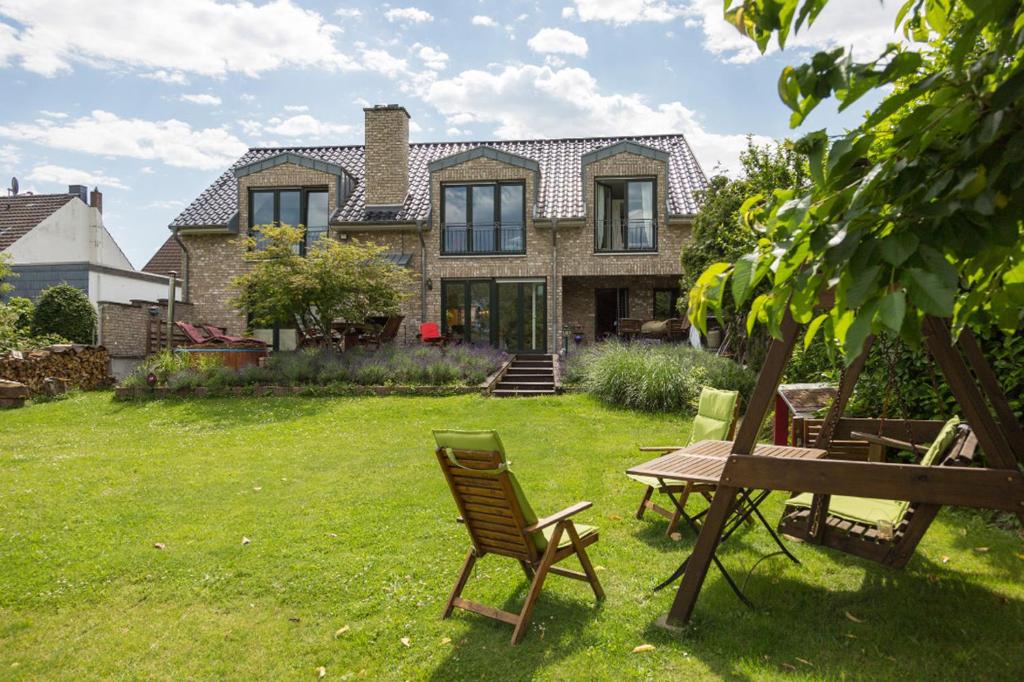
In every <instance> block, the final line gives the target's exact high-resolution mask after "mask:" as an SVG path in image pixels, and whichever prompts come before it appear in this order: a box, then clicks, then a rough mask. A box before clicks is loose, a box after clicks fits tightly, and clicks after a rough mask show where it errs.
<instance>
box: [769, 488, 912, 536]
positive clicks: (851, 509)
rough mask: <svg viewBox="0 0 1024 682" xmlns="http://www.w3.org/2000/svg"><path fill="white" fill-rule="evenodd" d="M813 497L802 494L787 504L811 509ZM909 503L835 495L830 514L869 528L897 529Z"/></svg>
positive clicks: (829, 505)
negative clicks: (887, 525) (887, 524)
mask: <svg viewBox="0 0 1024 682" xmlns="http://www.w3.org/2000/svg"><path fill="white" fill-rule="evenodd" d="M812 500H813V495H811V493H801V494H800V495H797V496H796V497H791V498H790V499H788V500H786V504H787V505H789V506H792V507H801V508H804V509H810V508H811V501H812ZM908 505H909V503H907V502H903V501H900V500H881V499H877V498H874V497H850V496H848V495H834V496H833V497H832V498H831V499H830V500H829V503H828V513H829V514H830V515H832V516H838V517H839V518H841V519H846V520H847V521H854V522H856V523H864V524H867V525H869V526H878V525H881V524H880V522H883V523H891V524H892V525H893V527H894V528H895V527H896V526H898V525H899V524H900V521H902V520H903V515H904V514H906V513H907V506H908Z"/></svg>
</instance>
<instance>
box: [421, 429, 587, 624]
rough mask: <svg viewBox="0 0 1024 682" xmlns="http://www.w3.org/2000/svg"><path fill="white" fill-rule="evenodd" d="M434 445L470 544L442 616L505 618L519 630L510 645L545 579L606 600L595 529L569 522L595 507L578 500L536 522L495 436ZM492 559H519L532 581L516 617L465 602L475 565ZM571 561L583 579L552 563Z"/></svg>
mask: <svg viewBox="0 0 1024 682" xmlns="http://www.w3.org/2000/svg"><path fill="white" fill-rule="evenodd" d="M434 439H435V440H436V441H437V450H436V455H437V461H438V463H439V464H440V465H441V470H442V471H444V475H445V479H447V481H448V487H449V488H450V489H451V491H452V496H453V497H454V498H455V504H456V506H457V507H458V508H459V513H460V514H461V516H460V518H459V521H460V522H462V523H464V524H465V525H466V530H468V531H469V537H470V540H471V541H472V543H473V546H472V547H471V548H470V550H469V553H468V554H467V555H466V560H465V563H463V566H462V572H461V573H460V574H459V579H458V580H457V581H456V582H455V588H454V589H453V590H452V594H451V597H449V599H448V602H447V604H446V605H445V609H444V614H443V615H442V618H447V617H448V616H450V615H451V613H452V610H453V609H454V608H456V607H458V608H460V609H465V610H466V611H473V612H474V613H478V614H480V615H483V616H487V617H488V618H494V619H495V620H500V621H502V622H503V623H508V624H510V625H512V626H514V627H515V629H514V630H513V632H512V644H518V643H519V641H520V640H521V639H522V638H523V635H525V634H526V627H527V625H528V624H529V622H530V614H531V613H532V612H533V606H534V603H535V602H536V601H537V597H538V596H539V595H540V591H541V588H542V587H543V586H544V580H545V578H547V575H548V573H554V574H555V575H560V576H564V577H566V578H572V579H574V580H582V581H583V582H586V583H589V584H590V587H591V589H592V590H593V591H594V595H595V596H596V597H597V598H598V599H603V598H604V590H602V589H601V583H600V582H599V581H598V579H597V573H595V572H594V567H593V566H592V565H591V563H590V558H589V557H588V556H587V552H586V549H585V548H586V547H588V546H590V545H592V544H594V543H595V542H597V539H598V535H597V528H596V527H595V526H586V525H583V524H575V523H574V522H573V521H572V519H571V518H570V517H572V516H574V515H575V514H578V513H579V512H581V511H583V510H585V509H589V508H590V507H591V506H592V505H591V503H590V502H578V503H577V504H574V505H573V506H571V507H567V508H566V509H563V510H562V511H560V512H558V513H556V514H552V515H551V516H547V517H544V518H542V519H538V518H537V515H536V514H535V513H534V511H533V508H532V507H531V506H530V503H529V502H528V501H527V499H526V497H525V496H524V495H523V491H522V489H521V488H520V487H519V483H518V482H517V481H516V477H515V475H514V474H513V473H512V471H511V469H509V464H508V461H507V460H506V458H505V448H504V446H502V443H501V438H499V437H498V433H497V432H496V431H434ZM487 554H497V555H499V556H507V557H510V558H513V559H516V560H517V561H518V562H519V565H520V566H522V568H523V572H524V573H525V574H526V577H527V579H528V580H530V581H531V582H530V590H529V592H528V594H527V597H526V603H524V604H523V608H522V610H521V611H520V612H519V613H518V614H515V613H509V612H508V611H503V610H501V609H497V608H494V607H492V606H486V605H484V604H478V603H476V602H472V601H470V600H468V599H463V598H462V590H463V588H465V586H466V582H467V581H468V580H469V574H470V572H471V571H472V570H473V566H474V565H475V564H476V562H477V560H478V559H481V558H483V557H484V556H485V555H487ZM573 555H575V556H576V558H577V559H579V562H580V565H581V566H582V567H583V572H582V573H580V572H578V571H571V570H568V569H565V568H561V567H559V566H556V565H555V564H557V563H559V562H561V561H563V560H564V559H567V558H568V557H570V556H573Z"/></svg>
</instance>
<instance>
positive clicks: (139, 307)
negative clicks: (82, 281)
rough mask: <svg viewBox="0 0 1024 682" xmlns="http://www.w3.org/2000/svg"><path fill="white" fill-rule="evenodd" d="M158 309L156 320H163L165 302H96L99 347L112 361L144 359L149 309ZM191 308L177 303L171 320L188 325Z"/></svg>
mask: <svg viewBox="0 0 1024 682" xmlns="http://www.w3.org/2000/svg"><path fill="white" fill-rule="evenodd" d="M154 305H155V306H157V307H158V308H159V309H160V314H159V316H158V317H159V319H161V320H167V302H166V301H163V302H161V303H157V302H153V301H136V302H135V303H113V302H110V301H100V303H99V309H100V312H99V319H100V345H102V346H105V347H106V349H107V351H109V353H110V357H112V358H141V357H145V355H146V334H147V332H148V330H149V326H148V325H149V320H150V318H151V317H152V316H151V315H150V314H149V309H150V307H152V306H154ZM194 314H195V310H194V306H192V305H189V304H188V303H182V302H181V301H177V302H175V304H174V319H175V320H184V321H191V320H192V319H193V315H194Z"/></svg>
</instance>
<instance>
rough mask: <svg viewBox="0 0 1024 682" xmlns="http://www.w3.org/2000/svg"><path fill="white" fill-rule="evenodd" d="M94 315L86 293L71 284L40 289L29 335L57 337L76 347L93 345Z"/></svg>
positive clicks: (94, 312)
mask: <svg viewBox="0 0 1024 682" xmlns="http://www.w3.org/2000/svg"><path fill="white" fill-rule="evenodd" d="M95 330H96V311H95V309H93V307H92V303H90V302H89V297H88V296H86V295H85V292H83V291H81V290H80V289H76V288H75V287H73V286H71V285H70V284H57V285H55V286H52V287H49V288H47V289H43V292H42V293H41V294H40V295H39V300H38V301H37V302H36V308H35V311H34V312H33V313H32V334H33V336H43V335H46V334H57V335H59V336H63V337H64V338H66V339H70V340H71V341H73V342H75V343H92V342H93V335H94V332H95Z"/></svg>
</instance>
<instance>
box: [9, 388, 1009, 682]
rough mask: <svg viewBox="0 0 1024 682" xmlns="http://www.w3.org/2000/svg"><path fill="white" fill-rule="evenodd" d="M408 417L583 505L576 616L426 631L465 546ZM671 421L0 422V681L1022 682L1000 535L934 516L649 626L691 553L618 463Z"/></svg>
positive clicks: (262, 418)
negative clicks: (468, 442)
mask: <svg viewBox="0 0 1024 682" xmlns="http://www.w3.org/2000/svg"><path fill="white" fill-rule="evenodd" d="M432 427H466V428H480V427H497V428H499V429H500V430H501V433H502V437H503V438H504V440H505V443H506V446H507V447H508V449H509V452H510V458H511V459H512V461H513V463H514V466H515V469H516V471H517V474H518V475H519V478H520V480H521V482H522V483H523V486H524V488H525V489H526V491H527V493H528V494H529V496H530V498H531V501H532V502H533V505H534V507H535V508H536V509H537V511H538V513H541V514H544V513H550V512H553V511H556V510H557V509H560V508H562V507H563V506H567V505H569V504H570V503H572V502H575V501H577V500H581V499H587V500H592V501H593V502H594V508H593V509H592V510H591V511H589V512H586V513H585V514H584V515H583V516H582V517H581V520H582V521H584V522H588V523H590V522H593V523H596V524H598V525H599V526H600V528H601V541H600V542H599V543H598V544H597V545H596V546H595V547H594V548H593V550H592V554H591V556H592V558H593V560H594V563H595V564H596V565H597V566H599V567H600V568H599V571H600V573H599V575H600V576H601V579H602V581H603V583H604V586H605V590H606V592H607V594H608V599H607V600H606V601H605V602H604V603H603V604H602V605H601V606H598V607H595V605H594V602H593V598H592V594H591V593H590V590H589V588H588V587H587V586H586V585H584V584H582V583H578V582H575V581H568V580H564V579H561V578H559V577H557V576H552V577H551V578H550V579H549V581H548V583H547V587H546V589H545V591H544V593H543V595H542V597H541V599H540V601H539V602H538V606H537V608H536V610H535V612H534V623H533V625H532V627H531V628H530V631H529V633H528V635H527V637H526V639H525V640H524V642H523V644H522V645H520V646H519V647H515V648H512V647H510V646H509V645H508V639H509V637H510V635H511V628H510V627H508V626H505V625H503V624H500V623H497V622H495V621H491V620H488V619H484V618H481V617H478V616H476V615H474V614H469V613H464V612H457V613H456V615H455V616H454V617H453V618H452V619H450V620H448V621H441V620H440V618H439V615H440V612H441V608H442V604H443V602H444V600H445V599H446V597H447V594H448V591H449V590H450V588H451V585H452V583H453V582H454V580H455V577H456V574H457V571H458V568H459V565H460V563H461V560H462V558H463V555H464V553H465V551H466V549H467V546H468V537H467V536H466V533H465V530H464V529H463V528H462V527H461V526H459V525H457V524H456V523H455V521H454V518H455V515H456V513H455V507H454V503H453V502H452V500H451V497H450V495H449V493H448V490H447V488H446V486H445V483H444V480H443V478H442V476H441V472H440V471H439V469H438V466H437V463H436V461H435V460H434V458H433V454H432V447H431V442H432V441H431V437H430V429H431V428H432ZM685 429H686V427H685V426H681V425H680V424H679V422H678V421H677V420H675V419H672V418H670V417H664V416H645V415H639V414H636V413H631V412H625V411H615V410H609V409H607V408H605V407H602V406H600V405H599V404H597V403H596V402H594V401H593V400H591V399H590V398H588V397H585V396H569V397H560V398H550V399H532V400H504V401H502V400H486V399H483V398H479V397H477V396H469V397H466V396H464V397H453V398H419V399H413V398H358V399H303V398H276V399H262V400H255V399H241V400H230V399H224V400H219V399H218V400H213V399H210V400H200V401H182V402H163V403H145V404H122V403H114V402H112V401H111V399H110V394H109V393H95V394H87V395H80V396H76V397H73V398H71V399H69V400H65V401H61V402H55V403H49V404H41V405H33V406H30V407H28V408H26V409H23V410H17V411H11V412H4V413H0V679H54V678H74V679H83V678H100V677H103V678H109V677H113V678H124V679H209V678H220V677H230V678H236V679H252V678H263V679H316V677H317V668H318V667H319V666H324V667H325V668H326V671H327V677H326V679H328V680H331V679H396V680H406V679H436V680H451V679H480V678H488V677H500V678H505V679H529V678H539V679H552V680H566V679H614V680H618V679H707V678H714V677H720V678H726V679H758V680H759V679H765V678H814V679H817V678H828V679H841V678H849V679H899V678H902V679H979V680H994V679H1008V680H1011V679H1012V680H1019V679H1021V678H1022V677H1024V654H1022V650H1021V636H1022V633H1024V581H1022V578H1024V541H1022V539H1021V537H1020V536H1019V535H1018V534H1017V532H1014V531H1005V530H999V529H996V528H994V527H992V526H990V525H987V524H986V523H985V519H986V518H987V517H983V516H981V515H977V514H974V513H969V512H963V511H950V510H944V511H943V513H942V514H941V515H940V517H939V520H938V521H937V523H936V524H935V525H933V527H932V529H931V531H930V532H929V534H928V536H927V537H926V538H925V540H924V542H923V543H922V546H921V549H920V550H919V552H918V554H917V556H916V557H915V558H914V559H913V561H911V563H910V565H909V567H908V568H907V569H906V570H904V571H902V572H890V571H887V570H884V569H882V568H879V567H876V566H874V565H870V564H868V563H866V562H862V561H860V560H856V559H852V558H848V557H845V556H842V555H840V554H836V553H833V552H830V551H828V550H823V549H820V548H813V547H808V546H795V550H794V551H795V552H796V553H797V555H798V556H799V557H800V558H801V559H802V560H803V562H804V563H803V566H802V567H798V566H794V565H792V564H790V563H789V562H787V561H786V560H785V559H782V558H772V559H769V560H767V561H765V562H763V563H761V564H760V565H758V566H757V568H756V570H755V571H754V572H753V574H752V575H751V576H750V578H749V581H748V582H747V592H748V594H749V595H750V596H751V597H752V598H753V599H754V601H755V602H757V604H758V606H759V608H758V610H756V611H748V610H747V609H746V608H744V607H743V606H742V605H741V604H740V603H739V602H738V601H737V600H736V599H735V597H734V596H733V595H732V593H731V592H730V591H729V588H728V586H727V585H726V584H725V583H724V581H723V580H722V579H721V578H720V576H718V575H717V573H715V572H714V571H712V572H711V573H710V574H709V577H708V580H707V582H706V584H705V588H704V592H703V594H702V595H701V599H700V601H699V602H698V604H697V610H696V614H695V617H694V620H693V625H692V627H690V628H689V629H688V630H687V631H686V632H685V633H683V634H682V635H670V634H668V633H666V632H664V631H662V630H659V629H658V628H656V627H654V625H653V623H654V621H655V619H656V618H658V616H660V615H661V614H663V613H664V612H665V611H667V609H668V606H669V602H670V600H671V594H670V593H669V592H662V593H653V592H652V591H651V588H652V586H653V585H654V584H655V583H656V582H657V581H658V579H660V578H662V577H664V576H666V575H667V574H668V573H670V572H671V571H672V569H673V568H675V566H676V565H677V563H678V562H679V561H680V560H681V558H682V557H683V556H685V554H686V553H687V552H688V551H689V549H690V548H691V546H692V543H693V538H692V537H691V536H690V535H689V534H687V535H685V536H684V538H683V540H682V542H673V541H671V540H667V539H665V538H664V537H663V532H664V528H665V523H664V522H663V521H661V520H658V521H654V520H650V521H643V522H639V521H637V520H636V519H634V518H633V511H634V510H635V505H636V503H637V502H638V499H639V496H640V493H641V489H640V487H639V486H638V485H637V484H635V483H633V482H631V481H629V480H628V479H626V477H625V476H623V474H622V471H623V470H624V469H625V468H626V467H627V466H628V465H629V464H631V463H635V462H637V461H638V460H639V459H640V456H639V455H638V454H637V452H636V446H637V445H638V444H641V443H647V444H651V443H654V444H663V443H666V442H669V441H678V440H680V439H681V438H683V437H684V436H685V433H684V431H685ZM781 500H782V497H781V496H780V495H776V496H774V497H773V499H772V500H771V501H770V503H769V504H768V505H766V509H767V511H768V516H769V518H770V519H772V520H775V519H777V518H778V513H779V510H780V503H781ZM243 536H244V537H246V538H249V539H250V543H249V544H246V545H243V543H242V538H243ZM155 543H162V544H163V545H164V549H162V550H161V549H156V548H155V547H154V544H155ZM979 547H981V548H984V547H987V548H988V551H981V552H979V551H976V549H975V548H979ZM769 549H770V540H769V538H768V536H767V534H766V533H765V532H764V531H763V530H757V529H750V530H746V531H743V532H742V533H741V534H739V535H737V536H736V537H735V538H733V540H731V541H730V542H729V543H728V544H727V545H725V546H724V548H723V552H722V556H723V559H724V561H725V563H726V565H727V566H728V567H730V568H731V569H732V570H733V571H734V573H735V574H736V575H737V576H738V577H740V578H741V579H742V577H743V576H744V575H745V573H746V571H747V570H748V569H749V568H750V566H752V565H753V563H754V562H755V561H756V559H757V558H758V557H759V556H760V555H761V554H763V553H765V552H767V551H769ZM525 589H526V582H525V579H524V578H523V576H522V573H521V571H520V569H519V566H517V565H516V564H515V562H512V561H509V560H506V559H502V558H500V557H487V558H485V559H484V560H483V561H482V562H481V563H480V564H478V567H477V570H476V574H475V576H474V578H473V579H472V580H471V581H470V583H469V587H468V588H467V591H466V596H467V597H469V598H472V599H476V600H479V601H483V602H485V603H490V604H494V605H496V606H503V607H505V608H511V609H518V604H519V603H520V600H521V599H522V598H523V596H524V593H525ZM847 614H848V615H847ZM855 619H856V620H855ZM345 626H347V627H348V630H347V631H346V632H344V633H343V634H341V635H339V636H337V637H336V635H335V633H336V632H337V631H338V630H339V629H340V628H343V627H345ZM403 638H408V642H409V645H408V646H406V645H404V644H403V643H402V641H401V640H402V639H403ZM644 643H649V644H652V645H654V646H655V649H654V650H653V651H648V652H646V653H637V654H633V653H631V650H632V649H633V648H634V647H635V646H637V645H639V644H644Z"/></svg>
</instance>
